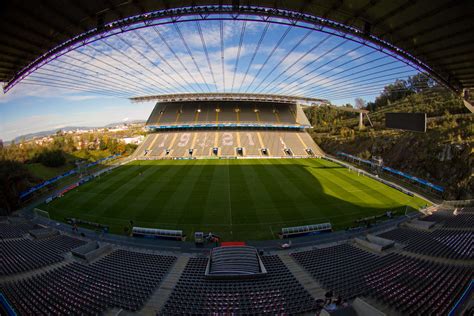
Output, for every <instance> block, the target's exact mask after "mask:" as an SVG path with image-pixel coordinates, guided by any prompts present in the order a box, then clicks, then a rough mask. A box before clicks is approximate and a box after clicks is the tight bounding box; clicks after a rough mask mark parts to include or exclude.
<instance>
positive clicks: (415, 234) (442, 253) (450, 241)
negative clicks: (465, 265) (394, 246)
mask: <svg viewBox="0 0 474 316" xmlns="http://www.w3.org/2000/svg"><path fill="white" fill-rule="evenodd" d="M379 236H380V237H382V238H387V239H391V240H394V241H396V242H399V243H402V244H404V245H406V247H405V250H407V251H410V252H415V253H420V254H424V255H428V256H434V257H442V258H448V259H472V258H474V231H468V230H466V231H463V230H445V229H437V230H435V231H432V232H426V231H420V230H416V229H410V228H397V229H394V230H391V231H388V232H385V233H383V234H380V235H379Z"/></svg>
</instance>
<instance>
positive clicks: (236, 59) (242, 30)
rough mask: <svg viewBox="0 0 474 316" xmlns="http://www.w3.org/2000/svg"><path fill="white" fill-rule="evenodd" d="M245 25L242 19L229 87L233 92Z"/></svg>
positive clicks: (245, 22)
mask: <svg viewBox="0 0 474 316" xmlns="http://www.w3.org/2000/svg"><path fill="white" fill-rule="evenodd" d="M246 26H247V21H244V23H242V29H241V31H240V40H239V48H238V49H237V57H236V58H235V65H234V73H233V76H232V87H231V89H230V91H231V92H234V83H235V74H236V73H237V68H238V67H239V60H240V52H241V50H242V44H243V42H244V35H245V28H246Z"/></svg>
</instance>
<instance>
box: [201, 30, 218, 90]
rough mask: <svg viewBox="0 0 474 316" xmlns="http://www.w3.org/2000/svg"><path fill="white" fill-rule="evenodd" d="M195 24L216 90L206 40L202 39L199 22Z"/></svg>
mask: <svg viewBox="0 0 474 316" xmlns="http://www.w3.org/2000/svg"><path fill="white" fill-rule="evenodd" d="M196 26H197V29H198V33H199V37H200V38H201V44H202V48H203V50H204V53H205V54H206V60H207V65H208V66H209V70H210V71H211V76H212V81H213V82H214V87H215V88H216V90H217V82H216V77H215V76H214V70H213V69H212V65H211V60H210V59H209V53H208V51H207V45H206V41H205V39H204V35H203V34H202V29H201V24H199V21H196Z"/></svg>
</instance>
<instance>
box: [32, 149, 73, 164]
mask: <svg viewBox="0 0 474 316" xmlns="http://www.w3.org/2000/svg"><path fill="white" fill-rule="evenodd" d="M36 161H38V162H40V163H41V164H43V165H44V166H46V167H60V166H63V165H64V164H65V163H66V157H65V156H64V152H63V151H62V150H59V149H53V150H44V151H43V152H41V153H40V154H39V155H38V156H37V158H36Z"/></svg>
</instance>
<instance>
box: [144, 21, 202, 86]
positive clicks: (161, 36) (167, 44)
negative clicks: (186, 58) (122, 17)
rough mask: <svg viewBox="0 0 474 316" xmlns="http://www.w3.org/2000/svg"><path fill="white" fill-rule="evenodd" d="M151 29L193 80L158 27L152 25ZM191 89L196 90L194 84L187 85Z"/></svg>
mask: <svg viewBox="0 0 474 316" xmlns="http://www.w3.org/2000/svg"><path fill="white" fill-rule="evenodd" d="M153 30H155V32H156V34H158V36H159V37H160V39H161V41H162V42H163V43H164V44H165V45H166V47H168V49H169V51H170V52H171V53H172V54H173V56H174V57H175V58H176V60H177V61H178V62H179V63H180V64H181V67H183V69H184V70H185V71H186V73H187V74H188V76H189V78H191V82H192V81H193V75H191V72H190V71H189V69H188V68H187V67H186V66H185V65H184V63H183V61H182V60H181V58H179V56H178V54H176V52H175V51H174V49H173V47H171V45H170V44H169V43H168V41H167V40H166V38H165V37H164V36H163V35H162V34H161V32H160V31H158V29H157V28H156V27H155V26H153ZM196 86H198V88H199V89H200V90H201V92H204V90H203V89H202V87H201V85H196ZM189 87H190V88H191V89H193V90H194V92H196V93H197V92H198V91H197V90H196V89H195V88H194V85H190V86H189Z"/></svg>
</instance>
